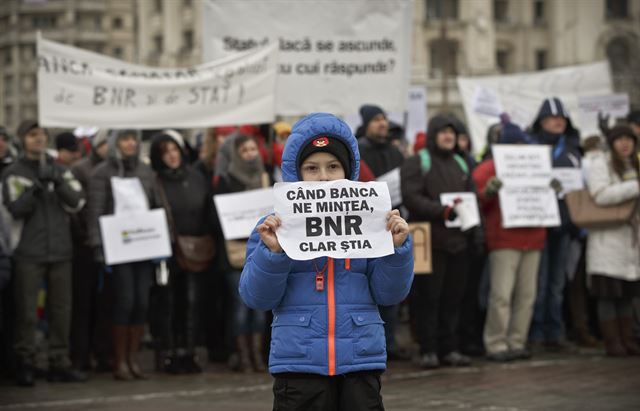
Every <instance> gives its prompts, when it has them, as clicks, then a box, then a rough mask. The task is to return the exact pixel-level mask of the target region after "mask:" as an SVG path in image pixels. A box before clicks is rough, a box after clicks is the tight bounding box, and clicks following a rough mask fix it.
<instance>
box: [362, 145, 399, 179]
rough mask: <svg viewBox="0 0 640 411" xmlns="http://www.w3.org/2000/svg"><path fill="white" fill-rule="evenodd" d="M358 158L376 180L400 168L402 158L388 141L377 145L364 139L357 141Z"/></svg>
mask: <svg viewBox="0 0 640 411" xmlns="http://www.w3.org/2000/svg"><path fill="white" fill-rule="evenodd" d="M358 149H359V150H360V158H361V159H362V161H364V162H365V163H366V164H367V166H369V168H370V169H371V171H372V172H373V174H374V175H375V176H376V178H378V177H380V176H381V175H383V174H385V173H388V172H389V171H391V170H393V169H395V168H397V167H400V166H401V165H402V163H403V162H404V156H403V155H402V153H401V152H400V150H398V148H397V147H396V146H394V145H393V144H391V143H390V142H388V141H385V142H384V143H377V142H374V141H372V140H371V139H370V138H367V137H364V138H361V139H360V140H358Z"/></svg>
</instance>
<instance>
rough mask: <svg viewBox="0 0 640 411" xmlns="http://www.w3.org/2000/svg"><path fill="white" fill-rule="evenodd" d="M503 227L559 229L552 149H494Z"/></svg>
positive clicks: (534, 147)
mask: <svg viewBox="0 0 640 411" xmlns="http://www.w3.org/2000/svg"><path fill="white" fill-rule="evenodd" d="M492 153H493V159H494V161H495V166H496V176H497V177H498V178H499V179H500V180H501V181H502V184H503V186H502V188H501V189H500V191H499V198H500V209H501V211H502V225H503V227H504V228H514V227H553V226H558V225H560V211H559V209H558V201H557V199H556V194H555V191H553V189H552V188H551V187H550V183H551V179H552V171H551V148H550V147H549V146H532V145H529V146H527V145H503V144H499V145H494V146H493V147H492Z"/></svg>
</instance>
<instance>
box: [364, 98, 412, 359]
mask: <svg viewBox="0 0 640 411" xmlns="http://www.w3.org/2000/svg"><path fill="white" fill-rule="evenodd" d="M360 116H361V117H362V125H361V126H360V127H359V128H358V130H357V131H356V136H360V137H361V138H360V139H359V140H358V149H359V150H360V158H361V162H362V163H363V167H362V168H363V170H364V172H363V173H362V175H361V176H360V181H366V180H367V178H370V177H369V176H367V174H368V172H371V173H373V176H374V179H375V178H378V177H380V176H381V175H383V174H386V173H388V172H389V171H391V170H393V169H395V168H398V167H400V166H401V165H402V163H403V162H404V155H403V154H402V153H401V152H400V150H399V149H398V147H397V145H395V144H392V142H391V139H390V136H389V120H388V119H387V115H386V114H385V112H384V111H383V110H382V109H381V108H380V107H378V106H374V105H364V106H362V107H360ZM398 310H399V306H398V305H393V306H388V307H380V315H381V316H382V320H383V321H384V322H385V324H384V331H385V336H386V339H387V358H388V359H389V360H401V361H406V360H409V359H411V354H410V353H409V352H408V351H407V350H406V349H404V348H402V347H400V346H399V345H398V343H397V342H396V325H397V322H398Z"/></svg>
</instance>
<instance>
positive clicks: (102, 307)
mask: <svg viewBox="0 0 640 411" xmlns="http://www.w3.org/2000/svg"><path fill="white" fill-rule="evenodd" d="M74 138H75V137H74ZM91 145H92V147H91V151H90V152H89V155H88V156H86V157H84V158H83V159H81V160H79V161H77V162H76V163H75V164H73V166H72V167H71V172H72V173H73V175H74V177H75V178H76V179H77V180H78V182H80V185H81V186H82V189H83V191H84V192H85V193H88V192H89V179H90V177H91V173H92V171H93V169H95V168H96V167H97V166H98V164H100V163H102V162H103V161H104V159H105V158H106V156H107V149H108V145H107V130H100V131H98V133H97V134H96V135H95V136H94V137H93V138H92V139H91ZM59 152H60V151H59ZM88 224H89V220H88V207H84V208H83V209H82V210H80V212H79V213H77V214H74V215H72V219H71V233H72V238H73V310H72V319H71V361H72V363H73V365H74V367H76V368H78V369H80V370H87V369H89V368H90V357H91V351H92V349H94V353H95V354H96V360H97V363H98V364H97V369H98V370H106V369H108V368H109V364H108V361H109V353H110V344H109V341H110V339H109V338H108V334H107V333H106V332H105V328H106V324H108V321H107V320H106V319H107V318H108V317H107V315H106V313H105V311H106V310H107V306H108V303H109V302H108V301H105V295H104V293H103V292H101V290H99V288H100V287H99V284H100V282H101V277H100V266H99V264H97V263H96V261H95V259H94V253H93V248H92V247H91V245H90V244H89V237H88V234H87V227H88ZM102 290H104V288H102Z"/></svg>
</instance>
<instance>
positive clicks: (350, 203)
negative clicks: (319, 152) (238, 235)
mask: <svg viewBox="0 0 640 411" xmlns="http://www.w3.org/2000/svg"><path fill="white" fill-rule="evenodd" d="M274 195H275V211H276V215H278V216H279V217H280V219H281V220H282V225H281V226H280V227H279V228H278V231H277V236H278V240H279V241H280V245H281V246H282V248H283V249H284V251H285V252H286V253H287V255H288V256H289V257H290V258H292V259H294V260H311V259H313V258H317V257H333V258H374V257H382V256H385V255H389V254H393V252H394V250H393V239H392V236H391V233H390V232H389V231H387V229H386V224H387V221H386V215H387V213H388V212H389V211H390V210H391V199H390V197H389V191H388V188H387V184H385V183H382V182H369V183H361V182H356V181H349V180H336V181H329V182H297V183H277V184H276V185H275V186H274Z"/></svg>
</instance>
